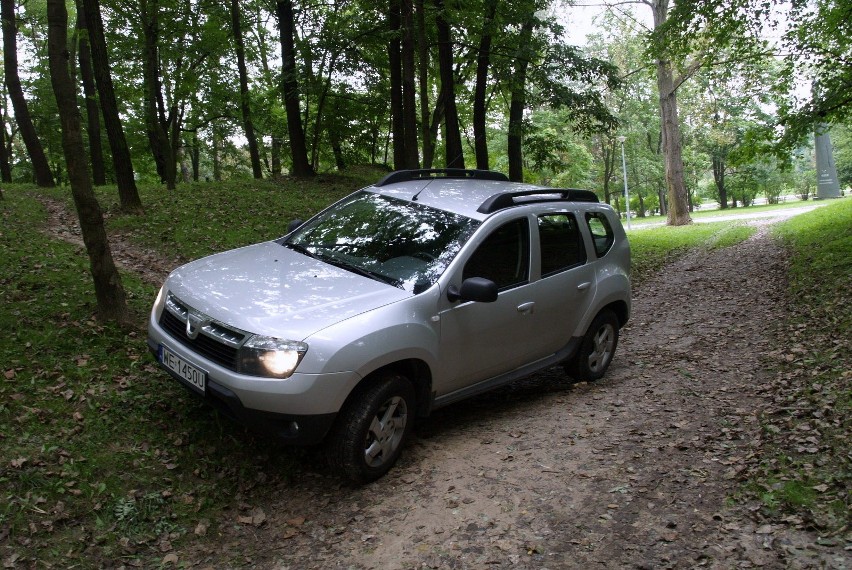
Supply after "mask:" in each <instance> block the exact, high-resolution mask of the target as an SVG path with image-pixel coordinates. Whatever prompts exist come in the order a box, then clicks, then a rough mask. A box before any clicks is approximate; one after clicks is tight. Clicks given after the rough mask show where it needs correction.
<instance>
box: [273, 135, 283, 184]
mask: <svg viewBox="0 0 852 570" xmlns="http://www.w3.org/2000/svg"><path fill="white" fill-rule="evenodd" d="M271 154H272V166H271V171H272V176H278V175H280V174H281V138H280V137H277V136H275V135H273V136H272V151H271Z"/></svg>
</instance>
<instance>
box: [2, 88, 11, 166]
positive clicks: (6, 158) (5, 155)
mask: <svg viewBox="0 0 852 570" xmlns="http://www.w3.org/2000/svg"><path fill="white" fill-rule="evenodd" d="M0 92H2V95H0V182H11V181H12V165H11V158H12V157H11V153H10V152H9V145H7V140H6V139H7V136H8V135H7V134H6V95H5V90H0Z"/></svg>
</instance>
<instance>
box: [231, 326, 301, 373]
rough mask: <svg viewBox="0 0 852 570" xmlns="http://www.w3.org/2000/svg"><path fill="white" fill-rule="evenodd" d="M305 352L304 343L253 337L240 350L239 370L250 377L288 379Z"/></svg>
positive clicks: (258, 336) (267, 337)
mask: <svg viewBox="0 0 852 570" xmlns="http://www.w3.org/2000/svg"><path fill="white" fill-rule="evenodd" d="M307 351H308V345H307V344H305V343H304V342H298V341H295V340H282V339H278V338H272V337H269V336H260V335H255V336H253V337H251V338H250V339H248V341H246V343H245V344H244V345H243V346H242V348H240V367H239V370H240V372H241V373H242V374H248V375H250V376H264V377H269V378H289V377H290V375H291V374H293V371H295V370H296V367H297V366H298V365H299V362H301V361H302V357H303V356H305V353H306V352H307Z"/></svg>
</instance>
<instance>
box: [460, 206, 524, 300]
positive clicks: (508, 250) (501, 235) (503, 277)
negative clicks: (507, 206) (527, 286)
mask: <svg viewBox="0 0 852 570" xmlns="http://www.w3.org/2000/svg"><path fill="white" fill-rule="evenodd" d="M529 236H530V230H529V223H528V222H527V219H526V218H520V219H517V220H514V221H512V222H509V223H507V224H503V225H502V226H500V227H499V228H497V229H496V230H494V231H493V232H491V234H490V235H489V236H488V237H487V238H485V241H483V242H482V243H481V244H480V245H479V247H478V248H476V251H475V252H473V255H471V256H470V259H468V261H467V263H466V264H465V266H464V272H463V274H462V278H463V279H467V278H468V277H484V278H486V279H490V280H491V281H494V283H496V284H497V288H498V289H500V290H503V289H508V288H510V287H514V286H516V285H521V284H523V283H526V282H527V281H528V280H529V258H530V253H529V252H530V247H529V243H530V241H529Z"/></svg>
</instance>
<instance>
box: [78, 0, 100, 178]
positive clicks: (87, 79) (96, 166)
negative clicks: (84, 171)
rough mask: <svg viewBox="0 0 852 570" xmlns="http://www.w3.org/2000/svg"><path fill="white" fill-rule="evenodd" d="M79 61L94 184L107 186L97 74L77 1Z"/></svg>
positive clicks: (81, 12)
mask: <svg viewBox="0 0 852 570" xmlns="http://www.w3.org/2000/svg"><path fill="white" fill-rule="evenodd" d="M76 4H77V34H78V47H77V59H78V61H79V63H80V79H81V81H82V82H83V96H84V97H85V98H86V130H87V132H88V134H89V137H88V138H89V161H90V163H91V165H92V182H93V183H94V184H95V186H103V185H104V184H106V169H105V168H104V151H103V144H101V116H100V114H101V111H100V108H99V107H98V96H97V88H96V87H95V74H94V71H93V70H92V52H91V49H90V47H89V34H88V33H87V28H88V27H87V26H86V13H85V10H84V8H83V5H82V2H81V1H80V0H77V2H76Z"/></svg>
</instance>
